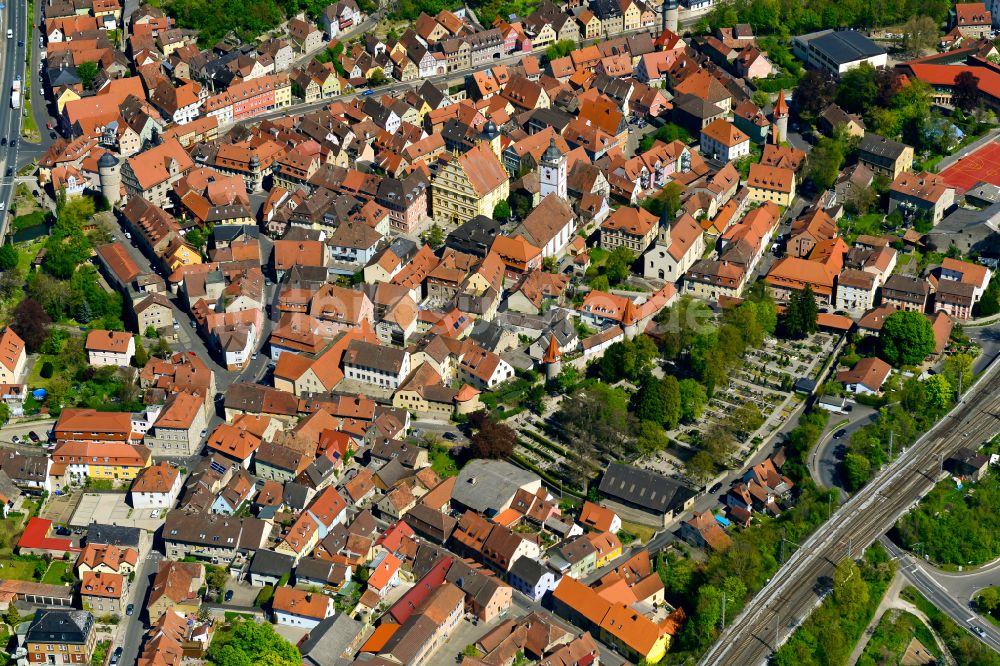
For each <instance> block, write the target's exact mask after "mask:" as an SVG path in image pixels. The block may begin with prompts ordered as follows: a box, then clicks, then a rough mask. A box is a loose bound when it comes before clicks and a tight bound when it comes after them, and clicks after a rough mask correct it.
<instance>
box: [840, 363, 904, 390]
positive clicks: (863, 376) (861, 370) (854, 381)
mask: <svg viewBox="0 0 1000 666" xmlns="http://www.w3.org/2000/svg"><path fill="white" fill-rule="evenodd" d="M890 372H892V366H890V365H889V364H888V363H886V362H885V361H883V360H882V359H880V358H876V357H867V358H863V359H861V360H860V361H858V362H857V363H856V364H855V365H854V367H853V368H851V369H850V370H841V371H840V372H838V373H837V381H838V382H840V383H841V384H843V385H844V388H845V389H846V390H847V391H849V392H851V393H855V394H861V395H875V394H877V393H878V392H879V391H881V390H882V385H883V384H885V380H886V379H888V378H889V373H890Z"/></svg>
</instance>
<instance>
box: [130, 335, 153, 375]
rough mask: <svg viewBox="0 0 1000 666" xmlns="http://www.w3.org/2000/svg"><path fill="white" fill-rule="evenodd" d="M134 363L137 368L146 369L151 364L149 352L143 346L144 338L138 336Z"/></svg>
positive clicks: (136, 337)
mask: <svg viewBox="0 0 1000 666" xmlns="http://www.w3.org/2000/svg"><path fill="white" fill-rule="evenodd" d="M132 363H133V365H135V367H137V368H145V367H146V364H147V363H149V352H147V351H146V348H145V347H144V346H143V345H142V338H141V337H139V336H138V335H137V336H135V356H134V357H133V358H132Z"/></svg>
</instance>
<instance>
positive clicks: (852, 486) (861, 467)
mask: <svg viewBox="0 0 1000 666" xmlns="http://www.w3.org/2000/svg"><path fill="white" fill-rule="evenodd" d="M871 468H872V464H871V462H870V461H869V460H868V458H866V457H864V456H863V455H861V454H858V453H848V454H846V455H845V456H844V481H845V482H846V483H847V489H848V490H850V491H852V492H853V491H855V490H858V489H859V488H861V486H863V485H865V484H866V483H868V479H870V478H871Z"/></svg>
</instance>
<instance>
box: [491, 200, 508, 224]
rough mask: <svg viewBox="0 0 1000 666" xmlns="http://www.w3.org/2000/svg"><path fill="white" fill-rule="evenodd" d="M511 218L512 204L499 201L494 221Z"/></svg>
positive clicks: (494, 210) (494, 212)
mask: <svg viewBox="0 0 1000 666" xmlns="http://www.w3.org/2000/svg"><path fill="white" fill-rule="evenodd" d="M509 218H510V204H509V203H507V202H506V201H503V200H501V201H498V202H497V205H496V206H494V207H493V219H494V220H506V219H509Z"/></svg>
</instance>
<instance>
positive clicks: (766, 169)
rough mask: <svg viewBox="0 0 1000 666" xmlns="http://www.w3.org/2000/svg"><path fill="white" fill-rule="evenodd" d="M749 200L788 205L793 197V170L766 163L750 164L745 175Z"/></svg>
mask: <svg viewBox="0 0 1000 666" xmlns="http://www.w3.org/2000/svg"><path fill="white" fill-rule="evenodd" d="M747 187H748V188H749V192H750V201H758V202H760V203H766V202H768V201H771V202H773V203H776V204H778V205H779V206H786V207H787V206H790V205H792V200H793V199H794V198H795V172H794V171H792V170H791V169H785V168H782V167H772V166H767V165H766V164H751V165H750V175H749V176H748V177H747Z"/></svg>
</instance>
